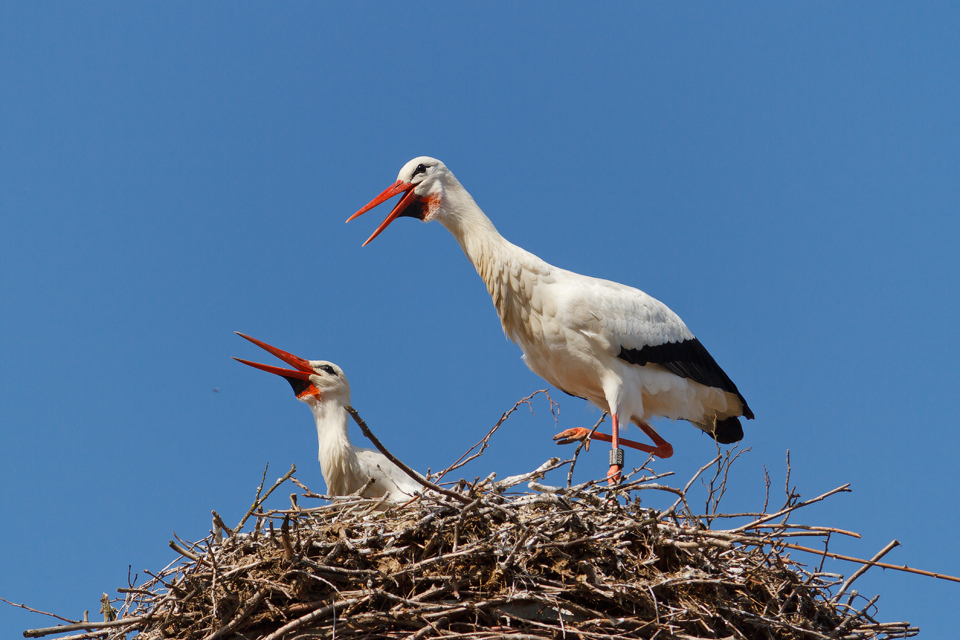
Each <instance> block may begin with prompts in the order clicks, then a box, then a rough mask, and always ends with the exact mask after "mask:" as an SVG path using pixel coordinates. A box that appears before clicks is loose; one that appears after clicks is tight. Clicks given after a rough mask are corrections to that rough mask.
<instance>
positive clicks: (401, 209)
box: [347, 180, 423, 247]
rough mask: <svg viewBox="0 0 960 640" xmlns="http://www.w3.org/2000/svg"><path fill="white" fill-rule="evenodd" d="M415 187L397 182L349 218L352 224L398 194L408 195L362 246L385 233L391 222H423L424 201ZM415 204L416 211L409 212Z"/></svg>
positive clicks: (401, 199)
mask: <svg viewBox="0 0 960 640" xmlns="http://www.w3.org/2000/svg"><path fill="white" fill-rule="evenodd" d="M415 186H416V185H415V184H410V183H409V182H404V181H403V180H397V181H396V182H394V183H393V184H392V185H390V186H389V187H387V188H386V189H384V190H383V193H381V194H380V195H378V196H377V197H376V198H374V199H373V200H371V201H370V202H369V203H368V204H367V205H366V206H365V207H364V208H362V209H360V211H357V212H356V213H355V214H353V215H352V216H350V217H349V218H347V222H350V221H351V220H353V219H354V218H359V217H360V216H362V215H363V214H365V213H366V212H367V211H370V209H373V208H374V207H376V206H378V205H381V204H383V203H384V202H386V201H387V200H389V199H390V198H392V197H393V196H395V195H397V194H398V193H406V195H405V196H403V197H402V198H400V201H399V202H397V205H396V206H395V207H394V208H393V211H391V212H390V215H388V216H387V217H386V219H385V220H384V221H383V222H381V223H380V226H379V227H377V230H376V231H374V232H373V235H371V236H370V237H369V238H367V241H366V242H364V243H363V245H362V246H364V247H365V246H367V245H368V244H370V241H372V240H373V239H374V238H376V237H377V236H378V235H380V234H381V233H383V230H384V229H386V228H387V227H389V226H390V223H391V222H393V221H394V220H396V219H397V218H399V217H401V216H410V217H413V218H419V219H420V220H423V207H421V206H420V205H421V204H422V199H421V198H420V197H419V196H418V195H417V194H416V193H414V191H413V188H414V187H415ZM413 204H416V205H417V206H416V207H414V210H412V211H409V212H408V211H407V209H408V208H409V207H410V205H413Z"/></svg>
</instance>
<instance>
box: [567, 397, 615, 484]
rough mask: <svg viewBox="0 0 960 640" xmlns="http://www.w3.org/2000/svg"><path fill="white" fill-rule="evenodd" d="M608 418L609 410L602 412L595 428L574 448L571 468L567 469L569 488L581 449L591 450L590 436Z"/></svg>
mask: <svg viewBox="0 0 960 640" xmlns="http://www.w3.org/2000/svg"><path fill="white" fill-rule="evenodd" d="M606 418H607V412H606V411H604V412H603V413H602V414H600V419H599V420H597V424H595V425H593V429H590V433H589V434H588V435H587V437H586V438H584V439H583V440H581V441H580V442H579V443H578V444H577V448H576V449H575V450H574V452H573V458H572V459H571V462H570V468H569V469H568V470H567V487H568V488H569V487H570V485H571V484H573V468H574V467H576V466H577V459H579V458H580V451H582V450H583V448H584V447H587V450H589V447H590V438H592V437H593V434H595V433H596V432H597V429H599V428H600V425H601V424H603V421H604V420H605V419H606Z"/></svg>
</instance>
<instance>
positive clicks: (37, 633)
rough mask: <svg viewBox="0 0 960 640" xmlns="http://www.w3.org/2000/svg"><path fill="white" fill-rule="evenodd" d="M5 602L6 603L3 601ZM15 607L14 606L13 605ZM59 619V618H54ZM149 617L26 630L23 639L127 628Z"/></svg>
mask: <svg viewBox="0 0 960 640" xmlns="http://www.w3.org/2000/svg"><path fill="white" fill-rule="evenodd" d="M5 602H6V601H5ZM14 606H16V605H14ZM55 617H58V618H59V617H60V616H55ZM150 618H151V616H149V615H146V616H139V617H134V618H123V619H122V620H113V621H111V622H77V623H74V624H61V625H57V626H56V627H45V628H43V629H27V630H26V631H24V632H23V637H24V638H42V637H43V636H49V635H51V634H54V633H64V632H65V631H88V630H90V629H112V628H114V627H128V626H132V625H135V624H139V623H141V622H144V621H146V620H149V619H150Z"/></svg>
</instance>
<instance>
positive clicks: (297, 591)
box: [98, 481, 917, 640]
mask: <svg viewBox="0 0 960 640" xmlns="http://www.w3.org/2000/svg"><path fill="white" fill-rule="evenodd" d="M643 482H645V481H640V482H639V483H635V485H634V488H636V487H638V486H640V485H642V484H643ZM488 484H489V483H488ZM534 486H535V487H537V488H538V489H540V491H538V492H536V493H528V494H522V495H515V494H514V495H509V494H505V493H504V492H502V491H500V490H498V487H497V486H496V485H495V484H489V486H488V488H487V489H486V490H484V488H483V487H473V488H472V491H468V489H469V488H465V489H464V490H463V494H464V495H469V496H470V497H471V498H473V499H472V500H471V501H470V503H469V504H468V505H466V506H463V505H462V504H452V503H450V502H449V501H446V500H443V501H441V500H439V499H434V498H431V497H423V498H420V499H418V500H415V501H413V502H412V503H410V504H407V505H403V506H399V507H394V508H391V509H389V510H387V511H380V510H379V509H382V508H383V506H384V505H382V504H380V503H378V502H377V501H374V500H369V499H363V498H349V499H340V500H336V501H334V502H332V503H330V504H326V505H323V506H318V507H311V508H292V509H289V510H286V511H282V512H268V513H258V514H255V515H256V516H257V526H256V527H255V529H254V531H253V532H251V533H239V534H233V535H228V536H227V537H225V538H221V537H220V536H219V535H216V534H211V535H210V536H209V537H207V538H206V539H204V540H202V541H200V542H198V543H194V544H191V545H188V546H189V548H184V547H180V549H181V550H182V551H183V552H185V553H184V554H183V557H182V558H181V561H180V562H179V563H177V564H175V565H174V566H170V567H168V568H167V569H165V570H164V571H162V572H160V573H158V574H156V575H155V577H153V579H152V580H151V581H150V582H148V583H147V584H145V585H143V586H142V587H139V588H136V589H133V588H131V589H123V590H121V591H126V593H127V596H126V601H125V603H124V605H123V607H122V609H121V613H122V614H123V615H124V618H122V619H121V620H120V621H118V622H122V620H123V619H126V618H129V619H130V621H131V623H130V624H129V625H125V626H117V627H112V628H109V629H104V630H102V631H100V632H98V633H100V634H102V635H103V636H108V635H109V636H111V637H118V636H119V635H120V634H121V633H130V632H131V631H139V632H140V635H139V638H143V639H148V638H150V639H153V638H156V639H160V638H181V639H183V640H195V639H196V640H200V639H204V638H205V639H207V640H215V639H216V638H269V639H271V640H273V639H279V638H320V637H337V638H344V639H346V638H358V639H359V638H427V637H438V636H448V635H451V634H454V635H456V636H457V637H464V638H466V637H470V638H500V637H511V638H517V639H532V638H566V637H571V638H614V637H616V638H654V637H657V638H665V639H666V638H683V639H689V638H777V639H780V638H847V639H851V640H852V639H859V638H887V637H909V636H912V635H915V634H916V632H917V630H916V629H915V628H911V627H910V626H909V625H908V624H907V623H892V624H882V623H878V622H877V621H876V620H875V619H874V618H873V616H872V615H871V613H872V612H871V607H872V602H871V603H868V606H866V607H864V608H863V609H857V608H856V607H853V606H850V605H842V604H838V603H837V602H836V601H834V600H833V599H831V596H830V593H829V588H830V586H831V585H835V584H837V580H836V579H835V578H836V577H835V576H832V575H830V574H822V573H818V572H817V571H815V570H808V569H806V568H804V567H803V566H801V565H799V564H798V563H796V562H794V561H792V560H791V559H789V558H788V557H785V555H784V553H783V550H782V547H781V544H780V543H782V542H783V539H784V538H783V535H784V534H785V533H787V532H789V531H791V530H793V531H796V530H795V529H792V528H791V527H789V526H785V527H777V528H774V529H773V530H768V531H767V532H766V533H750V534H747V533H742V532H734V531H733V530H730V531H726V532H724V531H711V530H708V529H706V528H704V526H703V523H702V522H695V521H691V519H690V518H678V517H675V516H673V515H672V514H667V515H666V517H665V514H664V513H663V512H655V511H652V510H650V509H646V508H643V507H641V506H640V505H639V504H638V502H639V501H637V500H635V499H634V500H633V501H631V502H629V503H627V504H626V505H624V504H623V503H622V498H621V500H611V499H609V498H608V496H607V495H606V494H607V492H606V491H605V490H604V488H603V487H597V486H587V487H580V488H571V489H566V488H556V487H549V488H548V487H543V486H542V485H537V484H536V483H534ZM304 495H306V496H312V495H314V494H311V493H309V492H307V493H305V494H304ZM274 522H276V525H274ZM760 530H763V529H760Z"/></svg>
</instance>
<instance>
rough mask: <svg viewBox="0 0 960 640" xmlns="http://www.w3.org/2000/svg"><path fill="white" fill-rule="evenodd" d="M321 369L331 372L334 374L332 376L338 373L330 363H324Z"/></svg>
mask: <svg viewBox="0 0 960 640" xmlns="http://www.w3.org/2000/svg"><path fill="white" fill-rule="evenodd" d="M320 370H321V371H326V372H327V373H329V374H330V375H332V376H335V375H337V372H336V371H335V370H334V368H333V367H331V366H330V365H328V364H322V365H320Z"/></svg>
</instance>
